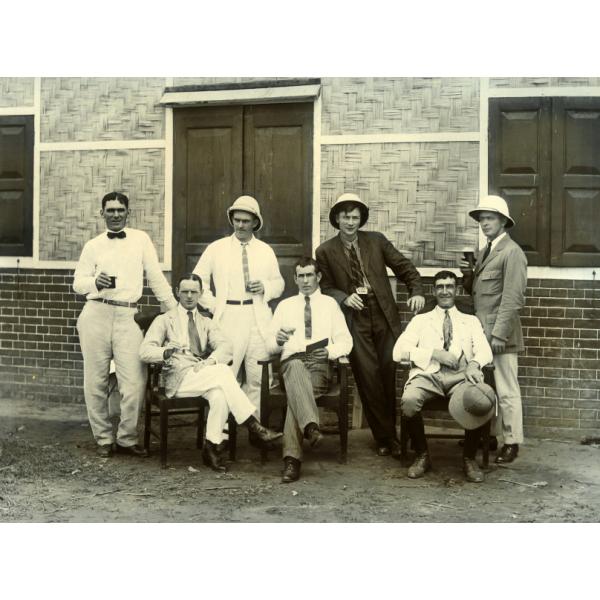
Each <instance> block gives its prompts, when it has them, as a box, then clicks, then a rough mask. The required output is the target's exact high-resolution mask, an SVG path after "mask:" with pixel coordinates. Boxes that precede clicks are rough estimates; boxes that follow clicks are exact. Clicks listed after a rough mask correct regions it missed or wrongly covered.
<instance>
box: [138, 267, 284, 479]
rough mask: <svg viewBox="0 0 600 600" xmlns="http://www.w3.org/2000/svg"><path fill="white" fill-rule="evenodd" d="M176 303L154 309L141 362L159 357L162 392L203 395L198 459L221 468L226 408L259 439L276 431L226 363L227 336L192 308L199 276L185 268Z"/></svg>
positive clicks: (275, 436) (228, 357)
mask: <svg viewBox="0 0 600 600" xmlns="http://www.w3.org/2000/svg"><path fill="white" fill-rule="evenodd" d="M176 293H177V296H178V297H179V304H178V305H177V307H176V308H174V309H172V310H170V311H169V312H167V313H165V314H164V315H159V316H158V317H157V318H156V319H155V320H154V322H153V323H152V325H151V326H150V329H148V333H146V337H145V339H144V342H143V343H142V345H141V347H140V358H141V359H142V360H143V361H144V362H146V363H163V362H164V366H163V370H162V372H163V375H164V378H165V393H166V395H167V396H168V397H170V398H172V397H179V398H187V397H192V396H200V395H201V396H204V397H205V398H206V399H207V400H208V404H209V411H208V419H207V421H206V441H205V443H204V449H203V451H202V460H203V462H204V464H205V465H206V466H207V467H210V468H211V469H213V471H225V470H226V466H225V464H224V463H223V462H222V459H221V456H220V454H219V444H220V443H221V442H222V441H223V439H224V436H223V428H224V427H225V424H226V423H227V417H228V416H229V413H230V412H231V413H232V414H233V416H234V417H235V420H236V421H237V422H238V423H243V424H244V425H245V426H246V427H247V428H248V431H251V432H252V433H253V434H254V435H255V436H256V437H257V438H258V439H259V440H260V441H261V442H262V443H268V442H272V441H274V440H276V439H278V438H280V437H281V433H275V432H274V431H271V430H270V429H266V428H265V427H263V426H262V425H261V424H260V423H259V422H258V420H257V419H256V417H254V416H253V413H254V405H253V404H252V402H250V400H248V396H246V394H244V392H242V390H241V388H240V386H239V384H238V382H237V381H236V378H235V376H234V375H233V373H232V371H231V369H230V368H229V367H228V366H227V363H228V362H229V361H230V360H231V357H232V345H231V342H230V341H229V340H228V339H227V338H226V337H225V336H224V335H223V334H222V333H221V330H220V328H219V326H218V325H217V324H216V323H215V322H214V321H213V320H212V319H210V318H208V317H205V316H203V315H201V314H200V313H199V312H198V299H199V298H200V296H201V294H202V280H201V279H200V277H198V275H195V274H193V273H188V274H186V275H184V276H183V277H181V279H180V280H179V282H178V284H177V289H176Z"/></svg>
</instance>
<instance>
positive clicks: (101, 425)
mask: <svg viewBox="0 0 600 600" xmlns="http://www.w3.org/2000/svg"><path fill="white" fill-rule="evenodd" d="M100 214H101V215H102V217H103V218H104V220H105V221H106V228H107V231H105V232H104V233H101V234H100V235H98V236H96V237H95V238H93V239H92V240H90V241H88V242H87V243H86V244H85V246H84V247H83V251H82V252H81V257H80V258H79V262H78V263H77V268H76V269H75V276H74V279H73V290H74V291H75V293H77V294H81V295H84V296H86V299H87V302H86V304H85V306H84V307H83V310H82V311H81V314H80V315H79V319H78V320H77V331H78V332H79V342H80V345H81V353H82V354H83V369H84V377H83V379H84V381H83V385H84V395H85V403H86V406H87V411H88V418H89V420H90V426H91V428H92V433H93V435H94V438H95V440H96V443H97V444H98V447H97V453H98V455H99V456H102V457H108V456H110V455H111V453H112V445H113V443H114V442H115V438H114V434H113V427H112V423H111V421H110V419H109V417H108V393H107V390H108V376H109V368H110V361H111V359H114V361H115V368H116V374H117V380H118V382H119V391H120V392H121V396H122V399H121V420H120V422H119V427H118V430H117V436H116V444H117V445H116V450H117V452H118V453H120V454H133V455H136V456H146V454H147V453H146V451H145V450H144V449H143V448H141V447H140V446H138V445H137V423H138V417H139V413H140V407H141V405H142V401H143V398H144V389H145V385H146V369H145V367H144V365H143V363H142V361H141V360H140V358H139V356H138V351H139V347H140V344H141V343H142V339H143V335H142V332H141V330H140V328H139V327H138V326H137V324H136V323H135V321H134V320H133V316H134V315H135V313H136V312H137V301H138V300H139V298H140V296H141V295H142V289H143V285H144V273H145V274H146V278H147V279H148V283H149V284H150V287H151V288H152V291H153V292H154V295H155V296H156V298H157V299H158V300H160V301H161V302H165V303H166V304H167V307H168V308H173V307H175V306H176V304H177V302H176V300H175V298H174V297H173V294H172V292H171V287H170V285H169V283H168V282H167V280H166V278H165V276H164V275H163V273H162V271H161V270H160V266H159V264H158V257H157V256H156V250H155V249H154V246H153V245H152V241H151V240H150V237H149V236H148V234H146V233H145V232H143V231H140V230H139V229H130V228H129V227H126V225H127V218H128V216H129V199H128V198H127V196H125V194H121V193H119V192H110V193H109V194H106V196H104V198H102V209H101V210H100Z"/></svg>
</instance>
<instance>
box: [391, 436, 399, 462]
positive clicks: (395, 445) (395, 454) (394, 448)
mask: <svg viewBox="0 0 600 600" xmlns="http://www.w3.org/2000/svg"><path fill="white" fill-rule="evenodd" d="M390 453H391V455H392V458H402V446H401V445H400V442H399V441H398V440H392V441H391V443H390Z"/></svg>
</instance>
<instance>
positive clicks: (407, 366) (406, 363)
mask: <svg viewBox="0 0 600 600" xmlns="http://www.w3.org/2000/svg"><path fill="white" fill-rule="evenodd" d="M396 364H397V365H398V366H399V367H400V368H401V369H411V368H412V362H411V361H410V360H409V359H406V358H403V359H402V360H400V361H398V362H397V363H396Z"/></svg>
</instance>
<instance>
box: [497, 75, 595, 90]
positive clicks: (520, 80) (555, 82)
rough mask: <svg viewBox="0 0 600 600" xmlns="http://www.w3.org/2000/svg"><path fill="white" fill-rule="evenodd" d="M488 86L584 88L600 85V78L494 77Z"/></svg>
mask: <svg viewBox="0 0 600 600" xmlns="http://www.w3.org/2000/svg"><path fill="white" fill-rule="evenodd" d="M489 85H490V87H492V88H520V87H564V86H573V87H586V86H598V85H600V77H494V78H491V79H490V83H489Z"/></svg>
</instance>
